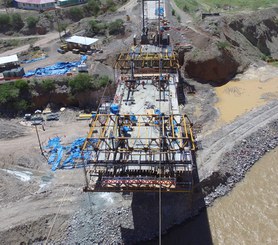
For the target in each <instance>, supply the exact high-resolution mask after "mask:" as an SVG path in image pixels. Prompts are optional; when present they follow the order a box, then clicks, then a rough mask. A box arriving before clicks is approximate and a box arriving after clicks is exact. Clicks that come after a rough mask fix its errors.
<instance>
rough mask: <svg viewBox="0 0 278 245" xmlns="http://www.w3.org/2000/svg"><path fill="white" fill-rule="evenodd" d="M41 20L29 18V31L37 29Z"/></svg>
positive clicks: (27, 20)
mask: <svg viewBox="0 0 278 245" xmlns="http://www.w3.org/2000/svg"><path fill="white" fill-rule="evenodd" d="M38 21H39V19H38V18H36V17H34V16H28V17H27V19H26V22H27V26H28V28H29V29H32V28H35V27H36V25H37V23H38Z"/></svg>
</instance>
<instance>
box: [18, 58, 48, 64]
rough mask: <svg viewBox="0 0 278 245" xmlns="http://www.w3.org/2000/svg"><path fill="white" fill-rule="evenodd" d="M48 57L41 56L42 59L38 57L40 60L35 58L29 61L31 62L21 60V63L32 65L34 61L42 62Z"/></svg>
mask: <svg viewBox="0 0 278 245" xmlns="http://www.w3.org/2000/svg"><path fill="white" fill-rule="evenodd" d="M47 57H48V56H43V57H40V58H36V59H31V60H23V61H21V63H22V64H30V63H33V62H36V61H39V60H44V59H46V58H47Z"/></svg>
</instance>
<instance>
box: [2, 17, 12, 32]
mask: <svg viewBox="0 0 278 245" xmlns="http://www.w3.org/2000/svg"><path fill="white" fill-rule="evenodd" d="M10 21H11V19H10V16H9V15H7V14H0V31H5V30H7V29H8V28H9V26H10Z"/></svg>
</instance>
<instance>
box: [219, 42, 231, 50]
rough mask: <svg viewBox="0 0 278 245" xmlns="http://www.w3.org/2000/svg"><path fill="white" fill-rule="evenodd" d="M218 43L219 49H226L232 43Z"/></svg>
mask: <svg viewBox="0 0 278 245" xmlns="http://www.w3.org/2000/svg"><path fill="white" fill-rule="evenodd" d="M216 45H217V47H218V48H219V49H226V48H228V47H230V44H229V43H228V42H226V41H221V42H217V43H216Z"/></svg>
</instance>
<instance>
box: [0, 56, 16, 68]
mask: <svg viewBox="0 0 278 245" xmlns="http://www.w3.org/2000/svg"><path fill="white" fill-rule="evenodd" d="M17 67H19V60H18V57H17V55H16V54H14V55H9V56H4V57H0V72H3V71H6V70H10V69H12V68H17Z"/></svg>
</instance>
